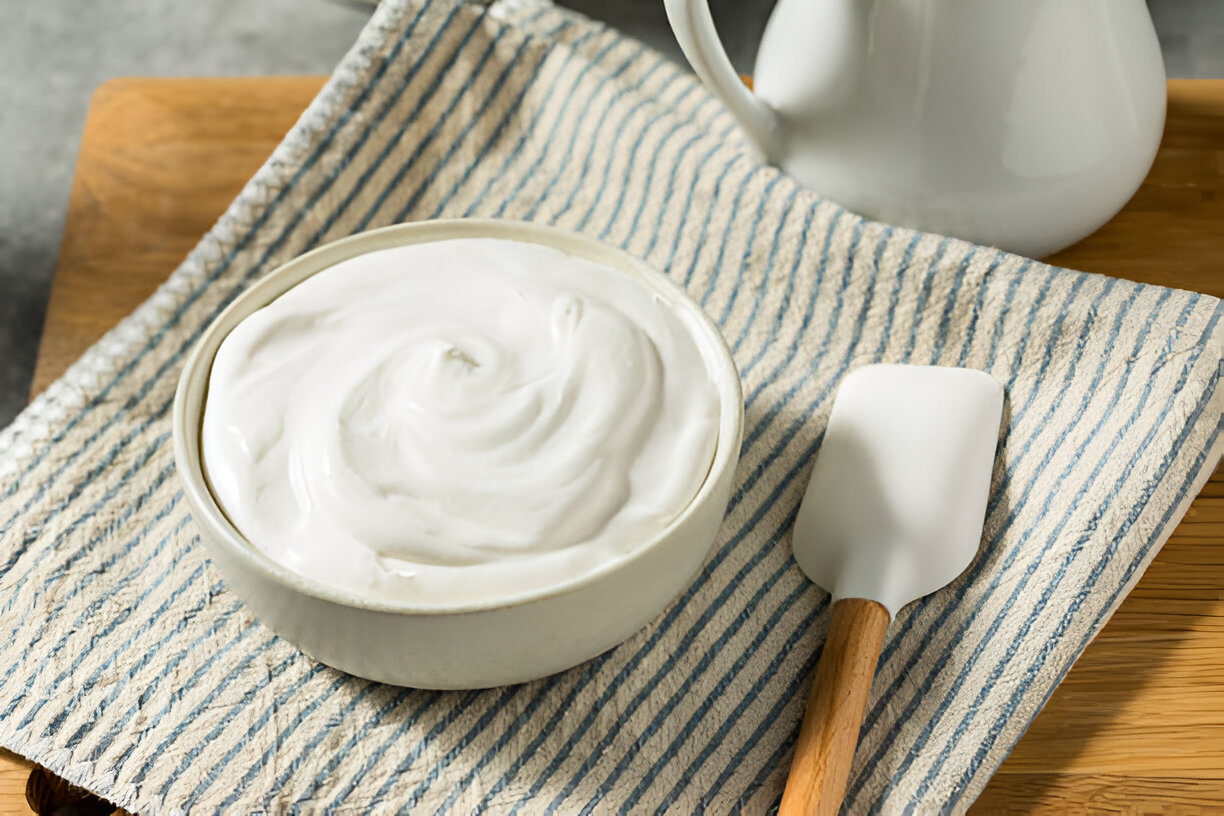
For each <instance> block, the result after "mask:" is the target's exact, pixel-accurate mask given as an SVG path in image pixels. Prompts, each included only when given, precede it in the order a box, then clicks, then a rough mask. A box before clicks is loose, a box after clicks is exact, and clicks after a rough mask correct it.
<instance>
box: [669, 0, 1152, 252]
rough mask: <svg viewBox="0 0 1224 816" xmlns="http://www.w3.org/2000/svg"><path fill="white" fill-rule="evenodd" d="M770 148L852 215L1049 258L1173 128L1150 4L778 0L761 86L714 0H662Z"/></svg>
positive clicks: (772, 155) (698, 61)
mask: <svg viewBox="0 0 1224 816" xmlns="http://www.w3.org/2000/svg"><path fill="white" fill-rule="evenodd" d="M665 3H666V6H667V13H668V18H669V19H670V21H671V24H672V28H673V29H674V30H675V32H676V37H677V39H678V40H679V42H680V45H681V48H682V49H683V50H684V53H685V55H686V56H687V57H688V59H689V61H690V62H691V63H692V65H693V68H694V69H695V70H696V72H697V74H698V75H699V76H700V77H701V78H702V79H703V80H704V81H705V82H706V84H707V85H708V86H709V87H710V88H711V89H712V90H713V91H714V92H715V93H716V94H717V95H718V96H719V97H720V98H721V99H722V100H723V102H724V103H725V104H726V105H727V107H728V108H729V109H730V111H731V112H732V113H733V114H734V115H735V116H736V117H737V118H738V119H739V120H740V122H741V123H742V124H743V125H744V127H745V129H746V130H747V132H748V134H749V135H750V136H751V137H752V139H753V140H754V141H755V142H756V143H757V145H758V146H759V147H760V149H761V151H762V152H763V153H764V155H765V156H766V158H767V159H768V160H769V161H770V162H772V163H774V164H777V165H778V166H780V167H781V168H783V169H784V170H786V171H787V172H788V173H790V174H791V175H793V176H794V177H795V178H796V179H798V180H799V181H800V182H801V183H803V184H805V185H807V186H810V187H811V188H812V189H814V190H816V191H817V192H819V193H821V194H822V195H824V196H827V197H828V198H830V199H832V200H834V201H836V202H838V203H839V204H842V205H844V206H846V207H847V208H849V209H851V210H854V211H855V212H858V213H861V214H863V215H866V216H869V217H871V218H875V219H878V220H881V221H885V222H888V223H893V224H900V225H903V226H910V227H915V228H918V229H924V230H928V231H933V232H940V233H945V234H950V235H955V236H957V237H960V238H965V239H968V240H971V241H975V242H978V243H983V244H987V245H994V246H999V247H1002V248H1003V249H1007V250H1010V251H1012V252H1017V253H1019V254H1022V255H1028V256H1030V257H1042V256H1044V255H1047V254H1049V253H1051V252H1054V251H1056V250H1058V249H1061V248H1062V247H1065V246H1067V245H1069V244H1071V243H1074V242H1075V241H1077V240H1079V239H1080V238H1082V237H1084V236H1085V235H1087V234H1089V233H1090V232H1092V231H1093V230H1095V229H1096V228H1097V227H1099V226H1100V225H1101V224H1103V223H1105V221H1107V220H1109V219H1110V218H1111V217H1112V216H1113V215H1114V213H1116V212H1117V211H1118V210H1119V209H1120V208H1121V207H1122V206H1123V205H1124V204H1125V203H1126V201H1127V200H1128V199H1129V198H1130V196H1131V195H1132V194H1133V193H1134V191H1135V190H1136V189H1137V188H1138V187H1139V185H1140V183H1142V181H1143V179H1144V177H1145V176H1146V174H1147V171H1148V169H1149V168H1150V167H1151V164H1152V160H1153V158H1154V157H1155V155H1156V148H1157V147H1158V145H1159V143H1160V137H1161V133H1162V131H1163V129H1164V115H1165V74H1164V66H1163V63H1162V61H1161V55H1160V46H1159V43H1158V42H1157V39H1156V32H1155V29H1154V28H1153V26H1152V20H1151V17H1150V16H1149V14H1148V10H1147V5H1146V4H1145V3H1144V2H1143V0H779V2H778V4H777V6H776V7H775V8H774V11H773V14H772V15H771V16H770V19H769V22H768V25H767V26H766V29H765V34H764V37H763V39H762V41H761V44H760V49H759V52H758V56H757V63H756V68H755V72H754V75H753V81H754V86H755V89H756V92H755V95H754V94H753V93H752V92H750V91H748V90H747V88H745V86H744V85H743V83H742V82H741V81H740V80H739V78H738V77H737V76H736V74H735V71H734V69H733V68H732V67H731V63H730V61H729V60H728V59H727V57H726V55H725V53H724V52H723V49H722V46H721V44H720V43H719V41H718V35H717V33H716V32H715V30H714V24H713V21H712V19H711V17H710V12H709V8H708V6H707V0H665Z"/></svg>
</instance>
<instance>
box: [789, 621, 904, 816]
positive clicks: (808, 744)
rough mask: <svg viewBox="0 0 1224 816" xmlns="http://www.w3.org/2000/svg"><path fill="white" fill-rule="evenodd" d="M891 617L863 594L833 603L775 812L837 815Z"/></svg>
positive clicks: (798, 814) (844, 795)
mask: <svg viewBox="0 0 1224 816" xmlns="http://www.w3.org/2000/svg"><path fill="white" fill-rule="evenodd" d="M891 620H892V616H891V615H890V614H889V613H888V610H887V609H885V608H884V606H883V604H880V603H878V602H876V601H872V600H868V599H866V598H842V599H841V600H840V601H837V602H836V603H835V604H833V617H832V618H831V619H830V620H829V633H828V635H827V636H826V637H825V642H824V647H823V648H822V649H821V650H820V663H818V664H817V666H816V674H815V676H814V677H813V678H812V688H811V691H810V692H808V703H807V709H806V710H805V711H804V712H803V725H802V726H801V727H800V729H799V739H798V741H797V742H796V743H795V754H794V756H793V757H792V758H791V766H790V773H789V774H788V775H787V777H786V790H785V791H784V792H783V793H782V804H781V805H780V806H779V808H778V816H837V814H838V812H839V811H840V810H841V806H842V801H843V800H844V799H845V798H846V782H847V781H849V779H850V766H851V765H853V761H854V751H855V748H857V747H858V738H859V731H861V730H862V727H863V714H864V712H865V711H866V710H867V700H868V698H869V697H870V696H871V681H872V678H874V677H875V671H876V664H877V663H879V661H880V649H881V648H882V647H883V646H884V633H885V632H887V631H888V624H889V623H890V622H891Z"/></svg>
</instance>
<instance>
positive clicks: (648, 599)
mask: <svg viewBox="0 0 1224 816" xmlns="http://www.w3.org/2000/svg"><path fill="white" fill-rule="evenodd" d="M482 237H487V238H503V239H508V240H514V241H528V242H534V243H539V244H544V245H546V246H550V247H555V248H557V249H560V250H562V251H564V252H567V253H570V254H572V255H575V256H579V257H583V258H587V259H589V260H592V261H595V262H597V263H602V264H605V265H608V266H611V267H614V268H616V269H620V270H622V271H624V272H625V273H626V274H628V275H630V276H631V277H633V278H635V279H636V280H638V281H639V282H641V284H642V285H643V286H645V287H647V288H648V289H650V290H651V291H652V292H653V293H655V295H656V296H657V297H659V298H660V299H661V300H662V301H663V302H665V303H667V304H669V305H670V306H671V307H672V308H673V309H675V310H676V311H678V312H680V313H682V315H683V316H684V317H685V318H687V319H685V320H684V321H683V322H684V323H685V325H687V326H690V327H691V331H692V332H693V336H694V338H695V340H696V342H697V346H698V348H699V349H700V350H701V353H702V356H703V358H704V360H705V364H706V366H707V368H708V370H709V373H710V378H711V380H712V381H713V382H714V385H715V387H716V389H717V391H718V396H719V400H720V419H719V427H718V434H719V436H718V443H717V447H716V449H715V452H714V460H713V463H712V465H711V467H710V472H709V475H708V476H707V477H706V480H705V482H704V484H703V485H702V486H701V489H700V490H699V491H698V493H697V495H696V496H695V497H694V499H693V501H692V502H691V503H690V505H689V507H688V508H687V509H686V510H685V511H684V512H683V513H682V514H681V515H680V516H679V517H678V518H677V519H676V520H675V521H674V522H673V523H672V524H671V525H670V526H668V527H667V528H666V529H665V530H664V531H663V532H662V533H661V534H659V535H658V536H656V537H655V538H654V539H652V540H650V541H646V542H643V543H642V545H641V546H640V547H639V548H638V549H636V550H635V551H633V552H632V553H631V554H630V555H629V556H627V557H625V558H624V559H621V560H619V561H616V562H613V563H611V564H607V565H605V566H604V567H603V568H601V569H599V570H597V571H595V572H594V573H591V574H588V575H585V576H582V577H580V578H578V579H576V580H571V581H569V582H566V583H564V584H559V585H557V586H555V587H551V588H549V589H548V590H547V591H543V592H536V593H533V594H524V595H522V596H520V597H517V598H514V599H512V600H510V601H503V602H501V603H487V604H470V605H467V606H456V607H454V608H452V609H446V610H441V611H438V610H432V611H423V610H417V609H413V608H412V606H411V605H409V604H390V603H373V602H370V601H367V600H364V599H362V598H360V597H357V596H356V595H355V594H353V593H349V592H346V591H343V590H341V589H337V588H334V587H331V586H328V585H326V584H322V583H319V582H315V581H311V580H309V579H307V578H304V577H302V576H300V575H298V574H296V573H294V572H291V571H290V570H288V569H286V568H284V567H282V566H281V565H280V564H278V563H276V562H274V561H272V560H271V559H270V558H268V557H267V556H265V555H264V554H263V553H261V552H259V551H258V550H256V549H255V548H254V547H252V546H251V545H250V543H248V542H247V541H246V540H245V539H244V538H243V537H242V535H241V534H239V533H238V531H237V530H235V529H234V527H233V526H232V525H231V524H230V523H229V521H228V520H227V519H226V517H225V515H224V514H223V513H222V512H221V510H220V508H219V507H218V506H217V504H216V502H215V501H214V499H213V497H212V494H211V493H210V491H209V488H208V484H207V482H206V480H205V477H204V474H203V471H202V469H201V466H200V419H201V414H202V410H203V406H204V400H205V396H206V393H207V388H208V375H209V371H210V369H211V365H212V359H213V357H214V355H215V354H216V351H217V348H218V346H219V345H220V344H221V341H222V340H223V339H224V337H225V336H226V334H228V333H229V332H230V330H231V329H233V327H234V326H235V325H237V324H238V322H239V321H241V320H242V319H243V318H244V317H246V316H247V315H249V314H251V313H252V312H254V311H255V310H256V309H259V308H260V307H262V306H264V305H266V304H268V303H270V302H271V301H272V300H274V299H275V298H276V297H278V296H279V295H281V294H282V293H284V292H285V291H287V290H288V289H290V288H291V287H293V286H294V285H296V284H297V283H299V282H301V281H302V280H304V279H306V278H307V277H309V276H311V275H313V274H315V273H316V272H319V271H321V270H323V269H326V268H327V267H330V266H333V265H334V264H336V263H338V262H340V261H342V260H345V259H347V258H351V257H353V256H355V255H360V254H363V253H366V252H371V251H374V250H379V249H385V248H387V247H392V246H400V245H405V244H414V243H421V242H426V241H438V240H446V239H451V238H482ZM173 424H174V456H175V463H176V465H177V468H178V472H179V477H180V479H181V480H182V482H183V487H184V493H185V495H186V498H187V502H188V504H189V505H190V507H191V511H192V517H193V519H194V520H195V522H196V524H197V526H198V527H199V530H200V536H201V539H202V540H203V542H204V543H205V545H206V547H207V550H208V553H209V555H210V557H211V558H212V560H213V562H214V563H215V564H216V566H217V568H218V569H219V570H220V571H221V574H222V576H223V577H224V578H225V580H226V583H227V584H228V585H229V587H230V589H231V590H233V592H234V593H235V594H236V595H237V596H238V597H239V598H241V599H242V600H243V601H245V602H246V603H247V605H248V606H250V608H251V609H252V611H253V612H254V613H255V614H256V616H258V617H259V619H260V620H261V621H262V622H263V623H264V624H266V625H267V626H268V627H270V628H271V629H272V630H273V631H275V632H276V633H277V634H279V635H281V636H282V637H284V638H285V639H286V640H289V641H290V642H292V643H294V644H296V645H297V646H299V647H300V648H301V649H302V650H303V651H304V652H306V653H307V654H309V655H311V656H313V657H315V658H316V659H318V660H320V661H321V662H323V663H326V664H328V665H330V666H334V667H336V668H339V669H343V670H344V671H347V672H350V673H352V674H356V675H359V676H362V677H367V678H370V679H372V680H379V681H382V682H387V683H395V684H397V685H405V686H414V687H418V688H435V689H451V688H486V687H490V686H499V685H505V684H509V683H518V682H523V681H527V680H532V679H535V678H539V677H543V676H546V675H549V674H552V673H554V672H558V671H561V670H563V669H566V668H569V667H571V666H574V665H576V664H578V663H581V662H583V661H585V660H588V659H590V658H592V657H595V656H596V655H598V654H600V653H602V652H604V651H606V650H607V649H609V648H611V647H612V646H615V645H616V644H618V643H620V642H621V641H623V640H624V639H625V638H627V637H629V635H631V634H633V633H634V632H635V631H637V630H638V629H640V628H641V627H642V626H644V625H645V624H646V623H648V622H649V621H650V620H651V619H652V618H654V617H655V616H656V615H658V614H659V612H661V611H662V610H663V608H664V607H665V606H666V605H667V604H668V603H670V602H671V601H672V600H673V599H674V598H675V597H676V596H677V595H679V594H680V592H681V591H682V590H683V589H684V587H685V586H687V585H688V583H689V581H690V580H692V578H693V576H694V575H695V574H696V572H697V570H698V568H699V567H700V566H701V564H702V562H703V561H704V559H705V557H706V555H707V553H708V552H709V549H710V545H711V544H712V543H713V541H714V536H715V534H716V533H717V531H718V527H719V524H720V523H721V522H722V517H723V514H724V513H725V512H726V507H727V501H728V499H729V497H730V491H731V485H732V480H733V478H734V472H735V465H736V462H737V461H738V457H739V449H740V442H741V435H742V429H743V396H742V394H741V391H740V381H739V375H738V373H737V371H736V368H735V364H734V362H733V361H732V359H731V355H730V353H729V352H728V351H727V347H726V345H725V343H724V342H723V339H722V336H721V335H720V334H719V332H718V329H717V328H716V327H715V326H714V324H713V323H712V322H711V321H710V320H709V318H707V317H706V316H705V314H704V313H703V312H702V311H701V309H700V307H699V306H697V305H696V304H695V303H694V302H693V301H692V300H690V299H689V298H688V297H687V296H685V295H684V293H683V292H681V291H680V289H679V288H677V287H676V286H675V285H674V284H672V283H671V282H670V281H668V280H667V279H666V278H664V277H663V276H662V275H660V274H659V273H657V272H655V271H654V270H652V269H650V268H649V267H648V266H646V265H645V264H644V263H642V262H641V261H639V260H637V259H636V258H633V257H632V256H630V255H628V254H626V253H624V252H621V251H620V250H617V249H613V248H611V247H608V246H606V245H604V244H601V243H599V242H596V241H593V240H591V239H588V238H584V237H582V236H580V235H576V234H573V233H569V232H565V231H561V230H557V229H552V228H548V227H541V226H536V225H532V224H525V223H518V222H510V221H478V220H458V221H432V222H422V223H416V224H404V225H399V226H394V227H387V228H385V229H380V230H374V231H371V232H367V233H363V234H360V235H356V236H353V237H351V238H346V239H343V240H340V241H336V242H335V243H332V244H328V245H327V246H324V247H320V248H319V249H316V250H314V251H312V252H309V253H307V254H305V255H303V256H301V257H299V258H297V259H295V260H293V261H290V262H289V263H287V264H286V265H284V266H282V267H280V268H279V269H277V270H275V271H274V272H272V273H270V274H269V275H268V276H267V277H266V278H264V279H263V280H261V281H260V282H259V283H258V284H256V285H255V286H253V287H252V288H251V289H250V290H249V291H247V292H246V293H245V294H243V295H242V296H241V297H240V298H238V299H237V300H236V301H235V302H234V303H233V304H232V305H231V306H230V307H229V308H228V309H227V310H226V311H225V312H224V313H222V314H221V316H220V317H218V318H217V320H216V322H215V323H213V325H212V326H210V327H209V328H208V329H207V331H206V332H205V334H204V336H203V337H202V338H201V339H200V341H199V343H198V344H197V345H196V348H195V349H194V351H193V352H192V354H191V357H190V358H189V359H188V361H187V364H186V367H185V368H184V370H183V374H182V377H181V379H180V381H179V386H178V392H177V393H176V395H175V401H174V420H173Z"/></svg>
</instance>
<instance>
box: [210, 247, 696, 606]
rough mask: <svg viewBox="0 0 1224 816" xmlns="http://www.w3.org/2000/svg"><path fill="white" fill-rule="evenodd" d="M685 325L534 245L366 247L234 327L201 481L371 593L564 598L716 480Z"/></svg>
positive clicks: (265, 529)
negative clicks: (570, 585)
mask: <svg viewBox="0 0 1224 816" xmlns="http://www.w3.org/2000/svg"><path fill="white" fill-rule="evenodd" d="M685 320H686V318H684V317H683V316H682V313H681V312H678V311H676V310H673V309H672V308H671V307H669V306H668V305H667V304H666V303H665V302H663V301H662V300H661V299H660V298H659V297H658V296H657V295H655V294H654V293H652V292H651V290H650V289H648V288H647V287H646V286H644V285H643V284H642V283H640V282H638V281H636V280H635V279H633V278H631V277H630V276H628V275H627V274H625V273H623V272H621V271H619V270H615V269H612V268H610V267H606V266H602V265H599V264H596V263H593V262H590V261H587V260H584V259H580V258H576V257H573V256H570V255H567V254H565V253H563V252H560V251H559V250H556V249H552V248H550V247H546V246H541V245H537V244H531V243H524V242H517V241H508V240H501V239H458V240H450V241H439V242H434V243H424V244H416V245H412V246H405V247H398V248H394V249H388V250H382V251H378V252H372V253H369V254H366V255H361V256H358V257H356V258H352V259H349V260H347V261H344V262H342V263H339V264H337V265H336V266H333V267H331V268H329V269H326V270H324V271H322V272H320V273H318V274H316V275H314V276H313V277H311V278H309V279H308V280H306V281H304V282H303V283H301V284H299V285H297V286H296V287H294V288H293V289H291V290H289V291H288V292H287V293H285V294H284V295H282V296H281V297H279V298H278V299H277V300H275V301H273V302H272V303H271V304H269V305H268V306H266V307H265V308H263V309H261V310H259V311H257V312H255V313H254V314H252V315H251V316H250V317H248V318H246V319H245V320H243V321H242V323H240V324H239V325H238V326H237V327H236V328H235V329H234V330H233V331H232V332H231V333H230V334H229V336H228V337H226V339H225V341H224V342H223V343H222V345H221V347H220V349H219V350H218V352H217V355H216V359H215V361H214V363H213V367H212V372H211V377H210V380H209V388H208V397H207V402H206V406H205V411H204V420H203V428H202V438H201V442H202V455H203V461H204V470H205V473H206V475H207V477H208V480H209V483H210V485H211V487H212V490H213V492H214V494H215V497H216V499H217V501H218V503H219V504H220V505H221V508H222V509H223V510H224V511H225V513H226V515H227V516H228V517H229V519H230V521H231V522H232V523H233V524H234V526H235V527H237V528H238V530H239V531H240V532H241V533H242V534H243V535H244V536H245V537H246V538H247V539H248V540H249V541H251V542H252V544H254V545H255V546H256V547H258V548H259V549H261V550H263V551H264V552H265V553H266V554H267V555H269V556H270V557H271V558H273V559H275V560H276V561H278V562H280V563H282V564H284V565H285V566H287V567H289V568H290V569H293V570H295V571H297V572H298V573H300V574H302V575H304V576H307V577H309V578H312V579H315V580H317V581H320V582H324V583H326V584H330V585H332V586H335V587H339V588H343V589H346V590H350V591H352V592H353V593H356V594H358V595H359V596H361V597H364V598H368V599H371V600H381V601H395V602H406V603H411V604H414V605H420V606H426V607H429V606H442V605H454V604H467V603H473V602H478V603H479V602H491V601H496V600H498V599H501V598H509V597H511V596H516V595H520V594H522V593H524V592H529V591H533V590H538V589H541V588H544V587H548V586H555V585H558V584H561V583H564V582H566V581H568V580H570V579H573V578H577V577H579V576H581V575H583V574H585V573H588V572H590V571H592V570H594V569H597V568H598V567H599V566H601V565H603V564H605V563H608V562H610V561H613V560H615V559H618V558H620V557H623V556H624V555H626V554H627V553H629V552H631V551H633V550H634V549H635V548H636V547H638V546H639V545H641V544H642V543H644V542H645V541H646V540H648V539H649V538H650V537H652V536H653V535H655V534H656V533H658V532H660V531H661V530H663V529H664V528H665V527H666V526H667V525H668V524H670V523H671V521H672V520H674V519H675V518H676V516H677V515H678V514H679V513H680V512H681V511H682V510H683V509H684V508H685V507H686V506H687V505H688V503H689V502H690V501H691V499H692V498H693V496H694V495H695V494H696V492H697V490H698V489H699V488H700V486H701V484H702V482H703V480H704V479H705V476H706V473H707V472H708V470H709V467H710V463H711V459H712V457H713V452H714V447H715V444H716V442H717V434H718V415H719V405H718V395H717V392H716V390H715V388H714V385H713V383H712V382H711V381H710V377H709V374H708V370H707V367H706V364H705V361H704V359H703V357H702V354H701V352H700V350H699V349H698V347H697V345H696V343H695V341H694V340H693V334H692V332H691V331H690V329H689V327H688V326H687V325H686V323H685Z"/></svg>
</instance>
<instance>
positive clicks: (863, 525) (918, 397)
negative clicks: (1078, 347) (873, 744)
mask: <svg viewBox="0 0 1224 816" xmlns="http://www.w3.org/2000/svg"><path fill="white" fill-rule="evenodd" d="M1002 415H1003V387H1002V386H1001V385H1000V384H999V382H998V381H997V380H995V379H994V378H993V377H991V376H990V375H989V374H985V373H983V372H981V371H973V370H970V369H965V368H943V367H936V366H907V365H871V366H865V367H863V368H859V369H857V370H856V371H854V372H852V373H851V374H849V375H848V376H847V377H846V378H845V380H843V381H842V384H841V386H840V388H839V389H838V393H837V396H836V398H835V399H834V401H833V411H832V414H831V415H830V417H829V425H828V428H827V429H826V431H825V436H824V442H823V443H822V444H821V448H820V453H819V454H818V455H817V457H816V462H815V464H814V466H813V467H812V476H811V480H810V481H809V482H808V487H807V492H806V493H805V494H804V497H803V502H802V504H800V506H799V515H798V518H797V519H796V521H795V529H794V536H793V542H794V550H795V560H796V561H798V562H799V567H800V568H801V569H802V570H803V571H804V573H806V574H807V576H808V577H809V578H811V579H812V581H814V582H815V583H816V584H818V585H819V586H822V587H824V588H825V589H827V590H828V591H829V592H830V593H831V594H832V596H833V597H832V600H833V619H832V621H831V623H830V624H829V634H828V638H827V639H826V641H825V645H824V652H823V654H822V655H821V658H820V665H819V667H818V668H817V669H816V677H815V680H814V681H813V685H812V692H811V696H810V698H809V699H808V706H807V713H806V714H805V715H804V719H803V726H802V728H801V730H800V733H799V742H798V744H797V745H796V747H795V757H794V759H793V761H792V762H791V769H790V776H789V778H788V779H787V783H786V792H785V794H784V795H783V797H782V808H781V810H780V811H779V813H780V814H781V816H794V815H795V814H805V815H806V814H835V813H837V812H838V810H839V808H840V807H841V804H842V799H843V797H844V796H845V790H846V782H847V780H848V778H849V776H850V765H851V760H852V759H853V757H854V749H855V747H856V745H857V743H858V734H859V728H860V727H861V725H862V721H863V711H864V709H865V708H866V705H867V699H868V695H869V693H870V691H871V681H872V677H873V675H874V674H875V668H876V662H877V661H878V660H879V657H880V648H881V646H882V645H883V642H884V632H885V630H886V629H887V628H888V624H889V622H890V621H891V620H892V617H893V616H894V615H896V613H897V611H898V610H899V609H900V608H901V607H903V606H905V605H906V604H907V603H909V602H910V601H913V600H915V599H917V598H920V597H922V596H923V595H928V594H930V593H931V592H934V591H935V590H937V589H939V588H940V587H942V586H944V585H945V584H947V583H948V582H949V581H951V580H952V579H953V578H955V577H956V576H957V575H959V574H960V573H961V572H963V571H964V569H965V568H966V567H967V566H968V565H969V562H970V561H972V560H973V556H974V554H975V553H976V552H977V548H978V543H979V540H980V539H981V536H982V524H983V521H984V517H985V513H986V499H987V496H988V495H989V492H990V474H991V471H992V468H993V463H994V454H995V446H996V444H997V442H998V438H999V423H1000V421H1001V419H1002Z"/></svg>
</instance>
